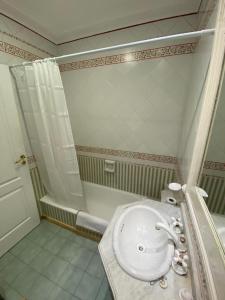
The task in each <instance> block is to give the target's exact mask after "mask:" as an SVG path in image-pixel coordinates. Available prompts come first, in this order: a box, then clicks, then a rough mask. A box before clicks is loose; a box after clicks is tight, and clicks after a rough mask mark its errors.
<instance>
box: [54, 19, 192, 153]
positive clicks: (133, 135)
mask: <svg viewBox="0 0 225 300" xmlns="http://www.w3.org/2000/svg"><path fill="white" fill-rule="evenodd" d="M196 27H197V16H196V15H191V16H186V17H179V18H174V19H171V20H166V21H161V22H156V23H151V24H147V25H143V26H140V27H139V26H138V28H132V29H127V30H124V31H122V32H113V33H109V34H105V35H103V36H101V37H99V36H98V37H94V38H88V39H85V40H81V41H76V42H74V43H70V44H65V45H62V46H59V51H60V53H62V54H65V53H69V52H70V53H71V52H73V51H80V50H87V49H91V48H98V47H104V46H109V45H110V44H112V45H115V44H119V43H121V42H122V43H124V42H130V41H134V40H135V39H142V38H149V37H155V36H160V35H166V34H173V33H176V32H185V31H192V30H195V29H196ZM195 45H196V44H195V41H194V40H181V41H179V42H177V41H176V42H175V41H170V42H167V43H165V42H164V43H157V44H151V45H147V46H145V47H144V48H143V47H139V48H131V49H126V50H120V51H116V52H115V51H114V52H112V53H111V52H107V53H103V54H101V55H100V56H99V55H95V56H89V57H87V56H86V57H84V58H82V59H81V60H76V61H73V62H71V61H70V62H66V63H63V64H62V65H61V71H62V79H63V84H64V88H65V93H66V99H67V104H68V108H69V114H70V119H71V123H72V130H73V133H74V139H75V143H76V144H79V145H83V146H91V147H102V148H109V149H115V150H118V149H122V150H125V151H134V152H144V153H150V154H155V155H165V156H167V155H169V156H177V149H178V144H179V136H180V128H181V124H182V112H183V107H184V104H185V95H186V93H187V91H188V87H189V80H190V70H191V64H192V53H193V51H194V49H195ZM75 49H76V50H75Z"/></svg>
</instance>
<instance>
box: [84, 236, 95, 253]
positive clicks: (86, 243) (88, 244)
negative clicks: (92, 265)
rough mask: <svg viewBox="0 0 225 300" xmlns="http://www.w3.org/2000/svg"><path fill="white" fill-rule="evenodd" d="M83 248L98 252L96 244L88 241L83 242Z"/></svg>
mask: <svg viewBox="0 0 225 300" xmlns="http://www.w3.org/2000/svg"><path fill="white" fill-rule="evenodd" d="M83 246H84V247H86V248H87V249H89V250H91V251H94V252H97V251H98V243H97V242H95V241H92V240H89V239H85V242H84V244H83Z"/></svg>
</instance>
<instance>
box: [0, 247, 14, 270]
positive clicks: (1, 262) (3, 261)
mask: <svg viewBox="0 0 225 300" xmlns="http://www.w3.org/2000/svg"><path fill="white" fill-rule="evenodd" d="M13 258H14V255H12V254H11V253H10V252H7V253H5V254H4V255H3V256H2V257H1V258H0V272H1V270H2V269H4V268H5V267H6V266H7V265H8V264H9V263H10V262H11V261H12V259H13Z"/></svg>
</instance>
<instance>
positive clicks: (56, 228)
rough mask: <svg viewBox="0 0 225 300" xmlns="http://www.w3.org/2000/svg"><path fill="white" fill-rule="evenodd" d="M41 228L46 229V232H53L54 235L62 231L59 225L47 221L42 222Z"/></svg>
mask: <svg viewBox="0 0 225 300" xmlns="http://www.w3.org/2000/svg"><path fill="white" fill-rule="evenodd" d="M39 226H40V227H42V228H44V229H45V230H48V231H51V232H52V233H54V234H56V233H57V232H58V231H59V230H60V227H59V226H58V225H56V224H53V223H50V222H48V221H46V220H42V221H41V224H40V225H39Z"/></svg>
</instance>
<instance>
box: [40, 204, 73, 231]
mask: <svg viewBox="0 0 225 300" xmlns="http://www.w3.org/2000/svg"><path fill="white" fill-rule="evenodd" d="M41 211H42V215H43V216H47V217H49V218H51V219H54V220H57V221H59V222H61V223H63V224H66V225H69V226H72V227H76V218H77V216H76V214H74V213H72V212H68V211H66V210H63V209H62V208H59V207H56V206H53V205H50V204H47V203H44V202H41Z"/></svg>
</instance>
